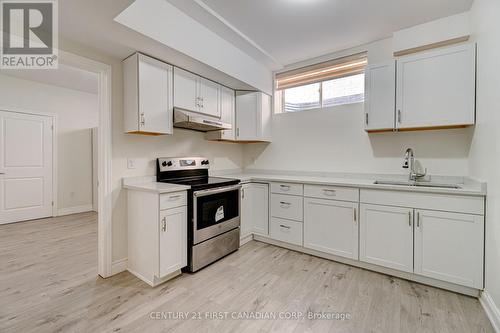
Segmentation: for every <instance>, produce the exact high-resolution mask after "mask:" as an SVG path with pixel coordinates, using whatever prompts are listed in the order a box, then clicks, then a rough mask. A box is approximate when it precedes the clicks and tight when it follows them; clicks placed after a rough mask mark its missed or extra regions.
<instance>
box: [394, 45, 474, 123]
mask: <svg viewBox="0 0 500 333" xmlns="http://www.w3.org/2000/svg"><path fill="white" fill-rule="evenodd" d="M397 63H398V66H397V103H396V104H397V112H396V113H397V117H396V118H397V121H396V126H397V128H400V129H404V128H422V127H437V126H457V125H472V124H474V121H475V45H473V44H468V45H460V46H455V47H450V48H445V49H439V50H435V51H430V52H425V53H421V54H417V55H412V56H407V57H402V58H400V59H398V61H397Z"/></svg>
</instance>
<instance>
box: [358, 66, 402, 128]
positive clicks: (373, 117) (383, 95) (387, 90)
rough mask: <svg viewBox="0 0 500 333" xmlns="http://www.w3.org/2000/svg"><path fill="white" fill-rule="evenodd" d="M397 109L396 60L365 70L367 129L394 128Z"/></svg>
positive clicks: (368, 67)
mask: <svg viewBox="0 0 500 333" xmlns="http://www.w3.org/2000/svg"><path fill="white" fill-rule="evenodd" d="M395 110H396V61H395V60H390V61H387V62H383V63H379V64H373V65H368V66H367V67H366V70H365V130H366V131H384V130H393V129H394V126H395V124H394V121H395Z"/></svg>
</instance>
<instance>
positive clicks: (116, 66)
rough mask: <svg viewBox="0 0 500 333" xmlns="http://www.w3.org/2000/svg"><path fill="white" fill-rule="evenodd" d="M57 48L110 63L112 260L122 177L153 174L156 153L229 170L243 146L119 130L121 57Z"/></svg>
mask: <svg viewBox="0 0 500 333" xmlns="http://www.w3.org/2000/svg"><path fill="white" fill-rule="evenodd" d="M59 45H60V47H61V49H63V50H64V51H67V52H71V53H74V54H78V55H80V56H83V57H87V58H89V59H94V60H96V61H100V62H103V63H106V64H109V65H111V66H112V119H111V122H112V128H113V135H112V159H113V160H112V163H113V169H112V182H113V184H112V207H113V212H112V220H113V226H112V234H113V240H112V242H113V247H112V252H113V254H112V260H113V261H117V260H120V259H123V258H126V257H127V195H126V190H123V189H122V179H123V177H135V176H153V175H155V174H156V169H155V166H154V159H155V158H157V157H159V156H186V155H198V156H206V157H208V158H209V159H210V160H211V162H212V163H213V164H212V166H211V169H212V170H229V169H237V168H241V167H242V165H243V148H242V147H241V146H240V145H238V144H232V143H221V142H209V141H206V140H205V139H204V134H203V133H199V132H194V131H187V130H182V129H174V134H173V135H171V136H158V137H151V136H141V135H134V134H124V132H123V72H122V65H121V59H117V58H114V57H110V56H107V55H105V54H103V53H101V52H99V51H96V50H93V49H91V48H89V47H87V46H84V45H81V44H78V43H76V42H74V41H69V40H65V39H64V38H62V39H61V40H60V42H59ZM127 158H133V159H135V160H136V162H137V164H136V168H135V169H133V170H129V169H127Z"/></svg>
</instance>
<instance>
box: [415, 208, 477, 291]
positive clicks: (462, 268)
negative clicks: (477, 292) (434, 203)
mask: <svg viewBox="0 0 500 333" xmlns="http://www.w3.org/2000/svg"><path fill="white" fill-rule="evenodd" d="M415 214H416V215H415V273H416V274H419V275H423V276H427V277H430V278H434V279H439V280H444V281H449V282H452V283H456V284H460V285H463V286H467V287H472V288H478V289H481V288H482V287H483V260H484V258H483V253H484V225H483V224H484V217H483V216H480V215H469V214H457V213H448V212H436V211H428V210H416V211H415Z"/></svg>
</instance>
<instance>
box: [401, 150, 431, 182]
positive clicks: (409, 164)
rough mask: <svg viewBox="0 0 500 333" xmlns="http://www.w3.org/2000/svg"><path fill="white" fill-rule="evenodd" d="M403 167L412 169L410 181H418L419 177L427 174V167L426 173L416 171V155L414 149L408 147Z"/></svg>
mask: <svg viewBox="0 0 500 333" xmlns="http://www.w3.org/2000/svg"><path fill="white" fill-rule="evenodd" d="M403 168H404V169H410V175H409V178H410V181H417V180H418V179H419V178H422V177H425V175H427V168H426V169H425V171H424V173H419V172H417V171H415V169H416V168H415V155H414V153H413V149H411V148H408V149H406V153H405V159H404V162H403Z"/></svg>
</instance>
